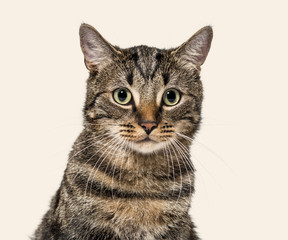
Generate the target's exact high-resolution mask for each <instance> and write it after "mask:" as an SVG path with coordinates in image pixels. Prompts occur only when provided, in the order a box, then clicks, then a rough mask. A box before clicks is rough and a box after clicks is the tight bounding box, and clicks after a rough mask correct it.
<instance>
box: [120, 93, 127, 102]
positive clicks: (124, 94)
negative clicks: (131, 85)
mask: <svg viewBox="0 0 288 240" xmlns="http://www.w3.org/2000/svg"><path fill="white" fill-rule="evenodd" d="M126 98H127V92H126V91H125V90H120V91H119V92H118V99H119V100H120V101H121V102H124V101H125V100H126Z"/></svg>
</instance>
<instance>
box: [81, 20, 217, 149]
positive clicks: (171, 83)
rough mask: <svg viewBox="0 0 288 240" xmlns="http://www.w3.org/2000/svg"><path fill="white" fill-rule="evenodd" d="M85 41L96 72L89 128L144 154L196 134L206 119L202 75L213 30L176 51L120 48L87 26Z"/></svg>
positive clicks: (83, 33)
mask: <svg viewBox="0 0 288 240" xmlns="http://www.w3.org/2000/svg"><path fill="white" fill-rule="evenodd" d="M80 37H81V47H82V50H83V53H84V56H85V63H86V66H87V68H88V69H89V70H90V78H89V79H88V87H87V99H86V105H85V110H84V113H85V120H86V127H87V128H89V129H91V130H92V131H98V133H99V134H102V135H103V136H110V137H113V139H114V140H113V141H118V142H121V143H123V144H124V145H126V146H127V148H132V149H133V150H135V151H138V152H140V153H144V154H146V153H152V152H155V151H157V150H160V149H163V148H166V146H167V143H171V142H172V143H173V141H178V140H177V138H179V136H180V138H181V135H182V134H183V135H185V136H188V137H192V136H193V133H194V132H195V131H196V130H197V128H198V126H199V122H200V119H201V116H200V112H201V102H202V85H201V82H200V78H199V73H200V66H201V65H202V64H203V62H204V61H205V58H206V56H207V54H208V51H209V48H210V43H211V40H212V30H211V28H210V27H206V28H203V29H202V30H200V31H199V32H198V33H196V34H195V35H194V36H193V37H192V38H191V39H190V40H189V41H187V42H186V43H185V44H183V45H182V46H180V47H179V48H177V49H170V50H159V49H156V48H150V47H146V46H140V47H134V48H129V49H119V48H116V47H114V46H112V45H110V44H109V43H108V42H107V41H105V40H104V39H103V38H102V37H101V35H100V34H99V33H98V32H97V31H96V30H95V29H93V28H92V27H91V26H89V25H86V24H84V25H82V26H81V28H80ZM111 141H112V140H111ZM123 144H122V145H123Z"/></svg>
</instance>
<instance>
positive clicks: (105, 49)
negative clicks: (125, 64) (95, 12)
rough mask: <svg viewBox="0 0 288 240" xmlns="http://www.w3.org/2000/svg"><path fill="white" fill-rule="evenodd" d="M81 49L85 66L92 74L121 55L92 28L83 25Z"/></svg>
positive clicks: (80, 31)
mask: <svg viewBox="0 0 288 240" xmlns="http://www.w3.org/2000/svg"><path fill="white" fill-rule="evenodd" d="M79 35H80V44H81V49H82V52H83V54H84V59H85V65H86V67H87V69H88V70H89V71H91V72H96V71H100V70H101V69H102V68H104V67H105V65H107V64H108V63H110V62H111V61H112V57H113V55H115V54H120V51H118V50H116V49H115V48H114V47H113V46H112V45H111V44H110V43H109V42H107V41H106V40H105V39H104V38H103V37H102V36H101V35H100V33H99V32H98V31H97V30H96V29H95V28H93V27H92V26H90V25H88V24H85V23H83V24H82V25H81V26H80V30H79Z"/></svg>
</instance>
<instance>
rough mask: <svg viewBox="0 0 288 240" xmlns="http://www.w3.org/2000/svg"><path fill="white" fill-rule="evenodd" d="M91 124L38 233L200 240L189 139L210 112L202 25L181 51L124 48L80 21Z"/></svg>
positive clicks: (46, 236) (206, 34) (206, 36)
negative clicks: (193, 214) (205, 104)
mask: <svg viewBox="0 0 288 240" xmlns="http://www.w3.org/2000/svg"><path fill="white" fill-rule="evenodd" d="M80 38H81V47H82V51H83V53H84V56H85V63H86V66H87V68H88V69H89V70H90V77H89V79H88V81H87V85H88V86H87V98H86V103H85V108H84V130H83V132H82V133H81V134H80V136H79V137H78V139H77V140H76V142H75V144H74V146H73V150H72V152H71V153H70V156H69V161H68V165H67V168H66V170H65V174H64V177H63V180H62V183H61V186H60V188H59V190H58V191H57V193H56V195H55V196H54V198H53V200H52V202H51V207H50V209H49V211H48V212H47V213H46V215H45V216H44V218H43V220H42V223H41V224H40V226H39V227H38V229H37V231H36V233H35V239H36V240H60V239H61V240H64V239H65V240H70V239H71V240H80V239H83V240H84V239H85V240H106V239H107V240H124V239H125V240H140V239H141V240H158V239H159V240H160V239H167V240H169V239H171V240H172V239H173V240H175V239H179V240H188V239H190V240H197V239H198V237H197V236H196V233H195V231H194V225H193V223H192V221H191V218H190V216H189V214H188V210H189V208H190V201H191V196H192V193H193V190H194V188H193V186H194V168H193V165H192V163H191V161H190V154H189V146H190V144H191V140H192V138H193V137H194V134H195V132H196V130H197V129H198V127H199V123H200V120H201V115H200V112H201V102H202V98H203V96H202V85H201V82H200V78H199V73H200V66H201V65H202V64H203V62H204V61H205V58H206V56H207V54H208V51H209V48H210V43H211V40H212V30H211V28H210V27H206V28H203V29H202V30H200V31H199V32H198V33H196V34H195V35H194V36H193V37H192V38H191V39H190V40H189V41H187V42H186V43H185V44H183V45H182V46H180V47H179V48H177V49H170V50H159V49H156V48H150V47H146V46H140V47H134V48H130V49H120V48H117V47H114V46H112V45H110V44H109V43H108V42H106V41H105V40H104V39H103V38H102V37H101V35H100V34H99V33H98V32H97V31H96V30H95V29H93V28H92V27H91V26H89V25H86V24H83V25H82V26H81V28H80Z"/></svg>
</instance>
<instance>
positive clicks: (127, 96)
mask: <svg viewBox="0 0 288 240" xmlns="http://www.w3.org/2000/svg"><path fill="white" fill-rule="evenodd" d="M113 98H114V100H115V101H116V102H117V103H119V104H121V105H126V104H128V103H129V102H130V101H131V99H132V94H131V92H130V91H129V90H128V89H126V88H118V89H116V90H115V91H114V93H113Z"/></svg>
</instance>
